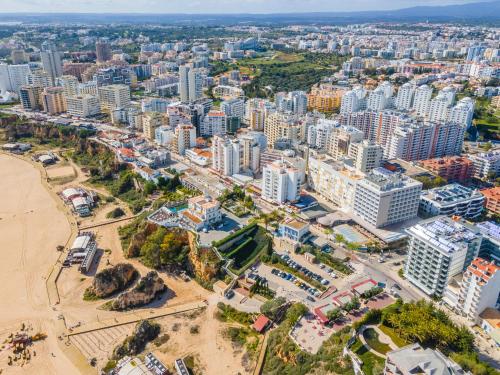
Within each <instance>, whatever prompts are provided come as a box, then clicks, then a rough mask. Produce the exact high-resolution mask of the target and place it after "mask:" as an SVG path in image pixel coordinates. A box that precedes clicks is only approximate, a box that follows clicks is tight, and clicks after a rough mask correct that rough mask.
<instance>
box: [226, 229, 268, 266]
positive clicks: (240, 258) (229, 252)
mask: <svg viewBox="0 0 500 375" xmlns="http://www.w3.org/2000/svg"><path fill="white" fill-rule="evenodd" d="M243 229H246V230H245V231H239V233H238V232H235V233H233V234H232V235H231V236H229V237H231V239H234V238H237V237H238V236H234V235H235V234H236V233H238V235H241V234H242V233H243V236H242V237H241V238H240V239H239V240H238V241H236V242H235V243H234V244H232V245H231V246H229V247H228V248H227V249H224V250H222V251H221V253H222V255H223V256H224V257H225V258H227V259H232V260H233V263H232V265H231V267H230V268H231V271H233V272H234V273H237V274H239V273H241V272H243V271H244V270H245V268H246V267H248V266H249V265H250V264H252V263H253V262H254V261H255V259H256V258H257V257H258V256H259V255H260V254H261V253H262V252H263V251H265V250H267V249H268V247H269V246H270V239H269V237H268V236H267V233H266V231H265V230H264V229H263V228H261V227H259V226H258V225H255V224H253V225H249V226H248V227H245V228H243ZM222 241H224V242H223V243H227V240H226V241H225V240H222Z"/></svg>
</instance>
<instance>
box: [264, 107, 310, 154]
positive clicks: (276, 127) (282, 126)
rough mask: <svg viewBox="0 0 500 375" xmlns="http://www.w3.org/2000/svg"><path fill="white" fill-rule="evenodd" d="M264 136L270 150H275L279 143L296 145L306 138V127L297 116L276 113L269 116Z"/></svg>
mask: <svg viewBox="0 0 500 375" xmlns="http://www.w3.org/2000/svg"><path fill="white" fill-rule="evenodd" d="M264 134H265V136H266V138H267V145H268V147H269V148H275V146H276V143H277V142H278V141H283V140H285V141H289V142H291V143H295V142H297V141H299V140H301V139H304V138H305V127H304V126H303V124H302V122H301V121H299V120H298V119H297V116H296V115H294V114H289V113H281V112H275V113H272V114H270V115H269V116H267V118H266V122H265V125H264Z"/></svg>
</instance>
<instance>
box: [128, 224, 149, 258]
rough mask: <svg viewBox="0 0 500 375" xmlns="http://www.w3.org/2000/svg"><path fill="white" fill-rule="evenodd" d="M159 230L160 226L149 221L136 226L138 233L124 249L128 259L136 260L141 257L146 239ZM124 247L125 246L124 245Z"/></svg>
mask: <svg viewBox="0 0 500 375" xmlns="http://www.w3.org/2000/svg"><path fill="white" fill-rule="evenodd" d="M157 229H158V225H156V224H153V223H150V222H149V221H146V222H141V223H137V224H136V228H135V230H136V233H135V234H134V235H133V236H132V238H131V240H130V244H129V245H128V247H126V248H125V247H124V255H125V257H127V258H135V257H138V256H139V255H140V252H141V247H142V245H144V242H146V239H147V238H148V237H149V236H150V235H151V234H152V233H154V232H155V231H156V230H157ZM122 245H123V244H122Z"/></svg>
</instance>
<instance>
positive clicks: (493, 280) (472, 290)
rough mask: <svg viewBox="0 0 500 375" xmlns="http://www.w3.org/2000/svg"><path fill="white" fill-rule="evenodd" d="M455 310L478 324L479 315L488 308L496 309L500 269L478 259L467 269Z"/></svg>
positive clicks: (499, 288) (499, 286)
mask: <svg viewBox="0 0 500 375" xmlns="http://www.w3.org/2000/svg"><path fill="white" fill-rule="evenodd" d="M460 284H461V287H460V293H459V295H458V304H457V305H456V306H455V309H456V310H457V311H459V312H460V313H461V314H462V315H463V316H466V317H467V318H468V319H469V320H471V321H473V322H475V323H478V318H479V314H481V313H482V312H483V311H484V310H485V309H486V308H488V307H492V308H495V307H496V306H497V302H498V296H499V294H500V267H498V266H496V265H495V264H494V263H492V262H488V261H487V260H484V259H481V258H476V259H474V260H473V261H472V263H471V264H470V265H469V266H468V267H467V270H466V271H465V272H464V274H463V278H462V282H461V283H460Z"/></svg>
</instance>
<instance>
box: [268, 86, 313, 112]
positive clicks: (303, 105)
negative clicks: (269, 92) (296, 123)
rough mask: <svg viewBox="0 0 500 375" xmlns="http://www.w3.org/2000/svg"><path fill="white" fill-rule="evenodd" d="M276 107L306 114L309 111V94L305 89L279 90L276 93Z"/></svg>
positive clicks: (283, 110) (280, 109) (284, 110)
mask: <svg viewBox="0 0 500 375" xmlns="http://www.w3.org/2000/svg"><path fill="white" fill-rule="evenodd" d="M275 102H276V108H277V109H278V110H279V111H282V112H292V113H295V114H298V115H304V114H305V113H306V112H307V94H306V93H305V92H304V91H292V92H289V93H285V92H279V93H277V94H276V99H275Z"/></svg>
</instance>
